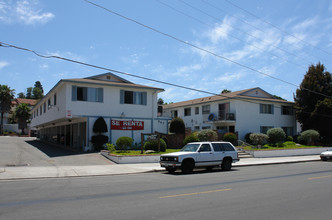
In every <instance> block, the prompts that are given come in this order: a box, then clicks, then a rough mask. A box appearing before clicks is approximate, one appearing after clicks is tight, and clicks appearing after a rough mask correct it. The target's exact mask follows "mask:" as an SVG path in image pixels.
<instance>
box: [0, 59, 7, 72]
mask: <svg viewBox="0 0 332 220" xmlns="http://www.w3.org/2000/svg"><path fill="white" fill-rule="evenodd" d="M8 65H9V63H8V62H6V61H0V70H1V69H2V68H4V67H6V66H8Z"/></svg>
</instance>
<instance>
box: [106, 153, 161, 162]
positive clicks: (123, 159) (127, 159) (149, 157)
mask: <svg viewBox="0 0 332 220" xmlns="http://www.w3.org/2000/svg"><path fill="white" fill-rule="evenodd" d="M101 155H103V156H104V157H106V158H108V159H110V160H111V161H113V162H115V163H118V164H128V163H159V159H160V155H144V156H115V155H109V154H108V151H101Z"/></svg>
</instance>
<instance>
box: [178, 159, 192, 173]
mask: <svg viewBox="0 0 332 220" xmlns="http://www.w3.org/2000/svg"><path fill="white" fill-rule="evenodd" d="M194 166H195V164H194V162H193V161H190V160H185V161H183V163H182V166H181V171H182V173H192V172H193V169H194Z"/></svg>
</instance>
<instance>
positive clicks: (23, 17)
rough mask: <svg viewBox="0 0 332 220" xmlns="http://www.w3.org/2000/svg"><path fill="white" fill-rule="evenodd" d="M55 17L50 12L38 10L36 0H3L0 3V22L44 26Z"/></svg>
mask: <svg viewBox="0 0 332 220" xmlns="http://www.w3.org/2000/svg"><path fill="white" fill-rule="evenodd" d="M54 17H55V16H54V14H53V13H51V12H43V11H42V10H41V9H39V3H38V0H31V1H28V0H19V1H12V0H3V1H1V2H0V21H2V22H4V23H7V24H10V23H15V22H19V23H23V24H26V25H34V24H45V23H46V22H48V21H50V20H51V19H53V18H54Z"/></svg>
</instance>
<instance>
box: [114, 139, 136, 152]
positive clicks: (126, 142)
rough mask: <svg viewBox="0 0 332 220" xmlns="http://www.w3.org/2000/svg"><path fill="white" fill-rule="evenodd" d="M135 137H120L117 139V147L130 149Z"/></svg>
mask: <svg viewBox="0 0 332 220" xmlns="http://www.w3.org/2000/svg"><path fill="white" fill-rule="evenodd" d="M133 141H134V140H133V139H132V138H130V137H125V136H124V137H119V138H118V139H117V140H116V147H117V149H119V150H128V148H130V147H131V146H132V144H133Z"/></svg>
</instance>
